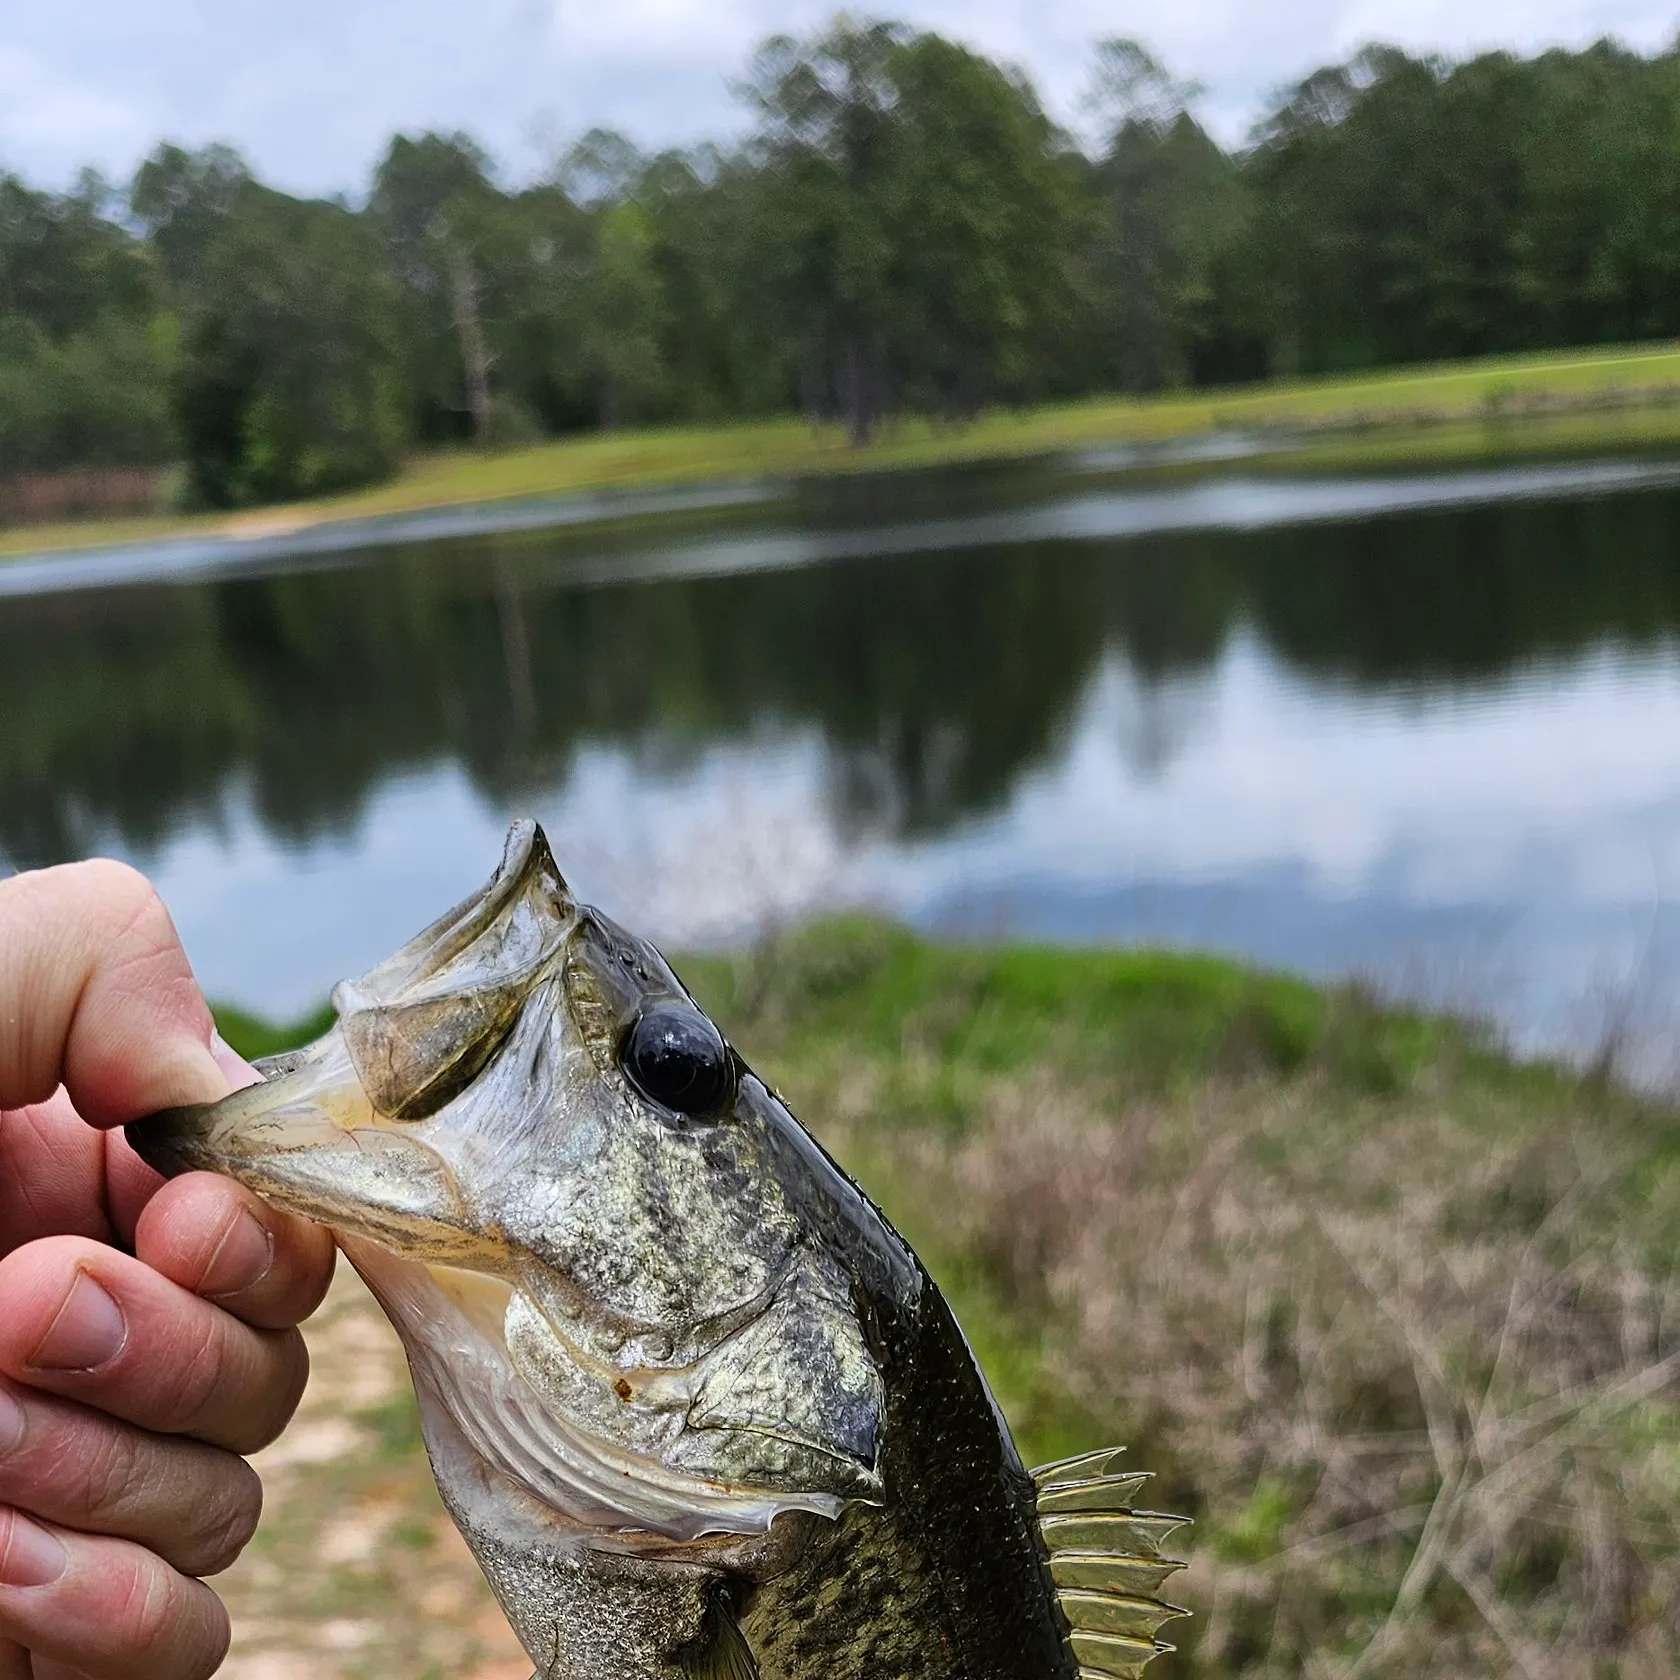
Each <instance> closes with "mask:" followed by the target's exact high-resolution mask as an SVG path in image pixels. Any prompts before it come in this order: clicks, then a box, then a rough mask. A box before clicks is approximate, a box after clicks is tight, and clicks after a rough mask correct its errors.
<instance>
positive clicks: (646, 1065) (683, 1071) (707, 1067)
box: [619, 1005, 735, 1114]
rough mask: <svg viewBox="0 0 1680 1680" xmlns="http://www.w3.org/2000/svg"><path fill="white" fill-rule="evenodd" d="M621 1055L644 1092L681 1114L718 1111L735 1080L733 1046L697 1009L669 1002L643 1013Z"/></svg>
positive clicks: (638, 1018)
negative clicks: (731, 1057) (732, 1057)
mask: <svg viewBox="0 0 1680 1680" xmlns="http://www.w3.org/2000/svg"><path fill="white" fill-rule="evenodd" d="M619 1060H620V1062H621V1063H622V1064H623V1067H624V1071H625V1073H626V1074H627V1075H628V1076H629V1079H630V1083H631V1084H632V1085H634V1086H635V1087H636V1089H637V1090H638V1091H640V1092H641V1093H642V1095H643V1096H644V1097H646V1098H648V1100H649V1101H651V1102H656V1103H658V1104H659V1105H660V1106H661V1107H662V1108H668V1109H671V1110H673V1111H674V1112H675V1113H677V1114H709V1113H712V1112H713V1111H714V1110H716V1109H718V1108H721V1107H722V1106H723V1103H724V1101H725V1099H726V1098H727V1097H728V1096H729V1094H730V1091H731V1088H732V1087H733V1085H734V1079H735V1073H734V1067H733V1064H732V1062H731V1059H730V1055H729V1046H728V1045H726V1044H725V1043H724V1042H723V1034H722V1033H720V1032H719V1031H718V1030H717V1028H716V1027H714V1026H713V1025H712V1023H711V1022H710V1021H708V1020H707V1019H706V1017H705V1016H704V1015H702V1014H701V1013H700V1011H699V1010H697V1009H684V1008H681V1007H676V1006H671V1005H665V1006H661V1007H659V1008H656V1009H650V1010H648V1011H646V1012H645V1013H644V1014H642V1015H638V1016H637V1017H636V1020H635V1022H634V1023H633V1025H632V1026H631V1028H630V1030H629V1032H627V1033H626V1034H625V1035H624V1046H623V1048H622V1050H621V1051H620V1052H619Z"/></svg>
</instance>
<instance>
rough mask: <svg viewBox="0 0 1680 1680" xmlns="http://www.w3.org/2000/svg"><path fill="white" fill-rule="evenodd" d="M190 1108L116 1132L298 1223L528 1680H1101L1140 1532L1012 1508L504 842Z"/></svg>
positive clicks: (839, 1263)
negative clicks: (358, 1314)
mask: <svg viewBox="0 0 1680 1680" xmlns="http://www.w3.org/2000/svg"><path fill="white" fill-rule="evenodd" d="M334 1002H335V1005H336V1007H337V1013H338V1022H337V1024H336V1025H335V1026H334V1027H333V1028H332V1029H331V1031H329V1032H328V1033H327V1034H326V1035H325V1036H324V1037H323V1038H322V1039H320V1040H319V1041H317V1043H316V1044H314V1045H311V1046H308V1047H307V1048H305V1049H304V1050H302V1051H298V1052H293V1053H290V1054H288V1055H286V1056H284V1057H281V1058H276V1059H275V1060H274V1061H272V1062H270V1063H268V1064H266V1065H265V1067H264V1069H263V1072H264V1075H265V1077H264V1081H263V1083H261V1084H260V1085H257V1086H253V1087H251V1088H250V1089H248V1090H246V1091H242V1092H238V1093H235V1095H233V1096H232V1097H229V1098H227V1099H225V1100H224V1101H223V1102H221V1103H219V1104H213V1105H206V1106H203V1107H198V1108H191V1109H176V1110H171V1111H169V1112H167V1113H164V1114H159V1115H154V1116H151V1117H149V1118H148V1119H146V1120H143V1121H139V1122H136V1123H135V1124H134V1125H133V1126H131V1127H130V1128H129V1135H130V1138H131V1140H132V1141H133V1143H134V1145H135V1147H136V1148H137V1149H138V1150H139V1151H140V1153H141V1154H142V1155H143V1156H144V1157H145V1158H146V1159H147V1160H149V1161H150V1162H152V1163H153V1164H154V1165H155V1166H157V1167H158V1168H159V1169H160V1170H162V1171H165V1172H175V1171H184V1170H189V1169H195V1168H206V1169H209V1170H213V1171H219V1172H224V1173H227V1174H230V1175H231V1176H233V1177H235V1178H237V1179H239V1180H240V1181H241V1182H243V1183H245V1184H247V1185H249V1186H250V1187H251V1188H252V1189H254V1190H255V1191H257V1192H258V1193H259V1194H261V1195H263V1196H266V1197H267V1198H269V1199H270V1200H271V1201H273V1202H274V1203H275V1204H276V1205H278V1206H281V1207H285V1208H289V1209H291V1210H293V1211H295V1212H298V1213H301V1214H304V1215H306V1216H308V1217H311V1218H315V1219H318V1220H321V1221H322V1222H324V1223H325V1224H327V1225H329V1226H330V1227H331V1228H332V1229H333V1231H334V1232H335V1234H336V1235H337V1237H338V1240H339V1242H340V1244H341V1246H342V1247H343V1249H344V1251H345V1253H346V1255H347V1256H348V1257H349V1258H350V1260H351V1262H352V1263H353V1264H354V1265H355V1266H356V1268H357V1270H358V1271H360V1272H361V1274H362V1276H363V1277H364V1278H365V1279H366V1281H367V1283H368V1285H369V1287H370V1288H371V1289H372V1291H373V1293H374V1295H375V1296H376V1297H377V1299H378V1300H379V1302H380V1304H381V1306H382V1307H383V1308H384V1309H385V1311H386V1313H387V1315H388V1316H389V1317H390V1319H391V1321H392V1323H393V1324H394V1325H395V1327H396V1329H397V1332H398V1334H399V1335H400V1337H401V1338H402V1341H403V1345H404V1348H405V1350H406V1352H407V1354H408V1358H409V1365H410V1370H411V1372H412V1374H413V1378H414V1384H415V1391H416V1395H417V1398H418V1401H419V1406H420V1415H421V1423H422V1429H423V1432H424V1435H425V1440H426V1449H427V1452H428V1454H429V1456H430V1459H431V1464H432V1469H433V1473H434V1476H435V1478H436V1480H437V1484H438V1488H439V1491H440V1493H441V1494H442V1496H443V1499H444V1503H445V1505H446V1507H447V1508H448V1510H449V1513H450V1515H451V1517H452V1518H453V1519H454V1521H455V1522H456V1524H457V1526H458V1527H459V1528H460V1530H461V1532H462V1534H463V1535H464V1537H465V1538H466V1541H467V1544H468V1546H469V1547H470V1548H471V1549H472V1551H473V1554H474V1556H475V1557H476V1558H477V1560H478V1562H479V1565H480V1567H481V1568H482V1569H483V1571H484V1573H485V1576H486V1578H487V1580H488V1581H489V1583H490V1585H491V1588H492V1590H493V1591H494V1592H495V1594H496V1596H497V1599H498V1601H499V1602H500V1603H501V1605H502V1608H503V1609H504V1611H505V1612H506V1614H507V1616H508V1619H509V1622H510V1624H511V1625H512V1626H513V1628H514V1630H515V1632H516V1633H517V1634H518V1635H519V1638H520V1640H521V1642H522V1643H523V1644H524V1646H525V1648H526V1650H527V1652H529V1654H530V1656H531V1659H532V1662H533V1664H534V1666H535V1669H536V1675H537V1680H884V1677H896V1680H1078V1677H1079V1676H1081V1675H1086V1674H1097V1675H1110V1676H1119V1675H1131V1674H1136V1673H1138V1672H1139V1671H1140V1669H1141V1668H1142V1666H1143V1664H1144V1663H1145V1662H1147V1661H1148V1660H1149V1658H1150V1657H1152V1656H1153V1655H1154V1654H1155V1653H1156V1652H1157V1651H1159V1650H1164V1649H1168V1648H1169V1647H1167V1646H1165V1645H1163V1644H1161V1643H1159V1642H1158V1641H1157V1640H1156V1639H1155V1630H1156V1628H1158V1627H1159V1625H1160V1624H1161V1623H1162V1622H1164V1621H1166V1620H1167V1619H1169V1618H1170V1617H1172V1616H1174V1615H1177V1614H1181V1613H1182V1612H1179V1611H1178V1610H1177V1609H1176V1608H1175V1607H1174V1606H1172V1605H1169V1604H1167V1603H1166V1602H1165V1601H1164V1600H1161V1599H1159V1598H1158V1597H1157V1594H1156V1590H1155V1589H1156V1588H1157V1587H1158V1586H1159V1585H1160V1584H1161V1582H1162V1581H1164V1580H1165V1578H1166V1576H1167V1575H1168V1574H1170V1572H1171V1571H1172V1570H1173V1569H1175V1568H1177V1567H1178V1565H1177V1564H1176V1562H1174V1561H1173V1560H1172V1559H1169V1558H1163V1557H1162V1556H1161V1555H1160V1551H1159V1547H1160V1541H1161V1539H1162V1538H1163V1537H1164V1536H1165V1535H1166V1534H1168V1533H1170V1532H1171V1530H1172V1528H1173V1527H1174V1526H1176V1522H1177V1519H1168V1518H1162V1517H1160V1516H1158V1515H1156V1514H1155V1513H1149V1512H1134V1511H1132V1510H1131V1509H1130V1505H1129V1501H1130V1499H1131V1497H1132V1495H1133V1494H1135V1493H1136V1491H1137V1489H1138V1488H1139V1487H1140V1485H1141V1483H1142V1480H1143V1478H1142V1477H1140V1476H1137V1475H1128V1474H1121V1473H1118V1471H1117V1469H1116V1464H1115V1454H1114V1453H1113V1452H1104V1453H1097V1454H1089V1455H1086V1456H1085V1457H1083V1458H1081V1459H1077V1460H1070V1461H1067V1462H1066V1463H1064V1464H1060V1465H1056V1466H1051V1467H1047V1468H1045V1469H1043V1470H1040V1471H1037V1472H1033V1473H1031V1474H1029V1473H1028V1471H1027V1470H1026V1469H1025V1468H1024V1467H1023V1466H1022V1464H1021V1461H1020V1459H1019V1457H1018V1456H1017V1454H1016V1451H1015V1447H1014V1445H1013V1443H1012V1441H1011V1439H1010V1435H1009V1430H1008V1427H1007V1425H1006V1424H1005V1422H1004V1420H1003V1418H1002V1415H1001V1414H1000V1412H999V1410H998V1408H997V1406H996V1404H995V1402H994V1401H993V1398H992V1396H991V1394H990V1392H989V1390H988V1389H987V1387H986V1383H985V1379H984V1377H983V1376H982V1374H981V1372H980V1370H979V1368H978V1366H977V1364H976V1363H975V1360H974V1358H973V1355H972V1353H971V1352H970V1350H969V1348H968V1345H967V1343H966V1341H965V1340H964V1338H963V1335H962V1331H961V1329H960V1328H959V1327H958V1325H957V1322H956V1320H955V1318H954V1317H953V1316H952V1313H951V1310H950V1308H949V1306H948V1304H947V1303H946V1301H945V1298H944V1296H943V1295H942V1294H941V1293H940V1291H939V1289H938V1287H937V1286H936V1285H935V1283H934V1282H933V1280H932V1278H931V1277H930V1276H929V1275H928V1273H927V1272H926V1270H925V1269H924V1268H923V1267H922V1265H921V1262H920V1261H919V1260H918V1259H917V1258H916V1256H915V1255H914V1254H913V1253H912V1252H911V1250H910V1248H909V1247H908V1245H907V1244H906V1243H905V1242H904V1241H903V1239H902V1238H901V1237H900V1236H899V1235H898V1233H897V1232H896V1231H894V1230H893V1228H892V1226H891V1225H890V1224H889V1223H888V1222H887V1220H886V1219H885V1217H884V1216H883V1215H882V1214H881V1213H880V1211H879V1210H878V1209H877V1208H876V1207H875V1206H874V1204H873V1203H871V1202H870V1201H869V1199H868V1198H867V1197H866V1196H865V1195H864V1194H863V1193H862V1191H861V1190H859V1189H858V1187H857V1186H856V1185H855V1184H854V1183H853V1182H852V1181H851V1179H850V1178H848V1177H847V1176H846V1174H845V1173H844V1172H843V1171H842V1170H841V1169H840V1168H839V1167H838V1166H837V1165H836V1164H835V1162H834V1161H833V1160H832V1159H831V1158H830V1157H829V1156H828V1155H827V1154H826V1152H824V1150H823V1149H822V1148H821V1146H820V1145H818V1144H817V1143H816V1141H815V1140H814V1139H813V1138H812V1137H811V1136H810V1135H809V1134H808V1133H807V1132H806V1131H804V1129H803V1128H802V1127H801V1126H800V1125H799V1124H798V1122H797V1121H796V1120H795V1119H794V1118H793V1116H792V1115H791V1114H790V1113H789V1112H788V1110H787V1108H786V1107H785V1106H784V1104H783V1103H782V1102H781V1100H780V1098H779V1097H777V1096H776V1095H775V1094H773V1093H772V1092H770V1091H769V1090H768V1089H767V1088H766V1087H765V1086H764V1085H763V1084H762V1083H761V1082H760V1081H759V1080H758V1079H757V1078H756V1077H755V1076H754V1075H753V1074H752V1072H751V1070H750V1069H748V1068H747V1066H746V1064H745V1063H744V1062H743V1061H742V1060H741V1058H740V1056H739V1055H738V1054H737V1053H736V1051H735V1050H734V1049H733V1047H731V1046H729V1045H728V1044H727V1043H726V1042H725V1040H724V1039H723V1037H722V1035H721V1034H719V1033H718V1031H717V1029H716V1028H715V1027H714V1026H713V1025H712V1023H711V1022H710V1021H709V1020H708V1019H707V1018H706V1017H705V1015H704V1014H703V1013H702V1012H701V1010H700V1009H699V1006H698V1005H697V1004H696V1003H695V1001H694V999H693V998H692V997H691V996H690V994H689V993H688V992H687V990H686V989H685V988H684V987H683V986H682V983H681V982H680V981H679V980H678V979H677V977H676V976H675V974H673V973H672V971H671V970H670V969H669V967H668V966H667V965H666V964H665V962H664V960H663V959H662V958H661V957H660V956H659V954H658V952H656V951H655V950H654V949H653V947H652V946H650V945H648V944H646V943H645V942H644V941H641V940H639V939H636V938H635V937H634V936H633V935H630V934H628V933H626V932H625V931H624V930H623V929H621V928H618V927H617V926H616V925H615V924H614V923H612V922H611V921H609V920H608V919H607V918H606V917H605V916H602V915H601V914H600V913H599V912H597V911H595V910H592V909H590V908H589V907H588V906H585V905H580V904H578V903H577V902H576V901H575V900H574V899H573V897H572V895H571V893H570V891H569V889H568V888H567V887H566V884H565V882H564V880H563V879H562V878H561V876H560V873H559V871H558V869H557V868H556V867H555V865H554V861H553V858H552V855H551V854H550V852H549V848H548V844H547V841H546V840H545V839H544V837H543V835H542V832H541V830H540V829H538V828H536V826H535V825H534V824H529V823H521V824H516V825H515V826H514V829H513V831H512V832H511V833H510V835H509V839H508V844H507V848H506V851H505V853H504V856H503V860H502V865H501V868H500V869H499V870H498V871H497V872H496V875H495V876H494V878H493V879H492V880H491V882H490V884H489V885H488V886H487V887H486V888H485V889H484V890H483V891H482V892H480V893H478V894H475V895H474V896H473V897H472V898H469V899H467V900H466V901H464V902H463V903H462V904H460V905H458V906H456V907H455V908H454V909H453V910H451V911H449V912H448V913H447V914H446V915H444V916H443V917H441V918H439V920H438V921H437V922H436V923H434V924H433V925H432V926H431V927H430V928H428V929H426V930H425V932H423V933H422V934H421V935H419V936H418V937H417V938H416V939H415V940H412V941H410V943H409V944H408V945H406V946H404V947H403V948H402V949H401V950H400V951H398V952H397V953H396V954H395V955H394V956H393V957H391V958H390V959H388V960H387V961H386V962H385V963H383V964H381V965H380V966H379V967H378V968H376V969H374V970H373V971H372V972H371V973H369V974H368V975H367V976H365V977H364V978H363V979H361V980H360V981H356V982H353V983H346V984H344V985H342V986H340V987H339V988H338V989H337V991H336V992H335V993H334Z"/></svg>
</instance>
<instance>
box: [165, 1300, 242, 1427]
mask: <svg viewBox="0 0 1680 1680" xmlns="http://www.w3.org/2000/svg"><path fill="white" fill-rule="evenodd" d="M193 1317H194V1323H193V1327H192V1329H191V1330H190V1331H189V1332H188V1340H187V1343H186V1346H185V1347H184V1348H183V1349H182V1357H181V1359H180V1362H179V1366H178V1369H177V1373H176V1375H175V1377H174V1378H173V1380H172V1382H171V1385H170V1391H169V1393H168V1395H167V1396H166V1397H165V1399H164V1403H163V1407H162V1416H161V1418H160V1420H159V1426H160V1427H161V1428H162V1429H164V1430H165V1431H167V1432H168V1433H171V1434H182V1435H189V1434H192V1433H193V1432H194V1430H195V1429H196V1428H197V1426H198V1425H199V1424H201V1423H202V1422H203V1421H204V1420H205V1419H206V1418H207V1417H209V1416H210V1415H211V1414H212V1412H213V1411H214V1410H216V1409H217V1402H218V1399H219V1397H220V1394H221V1391H222V1389H223V1387H224V1385H225V1382H226V1377H227V1372H226V1365H227V1358H228V1348H227V1337H226V1335H225V1333H224V1331H223V1328H222V1322H221V1318H220V1315H218V1314H217V1313H215V1312H214V1311H213V1310H211V1311H207V1312H206V1313H205V1314H204V1315H203V1316H202V1317H200V1316H199V1315H197V1314H195V1315H193Z"/></svg>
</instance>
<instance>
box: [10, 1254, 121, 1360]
mask: <svg viewBox="0 0 1680 1680" xmlns="http://www.w3.org/2000/svg"><path fill="white" fill-rule="evenodd" d="M127 1340H128V1321H127V1320H126V1319H125V1318H124V1317H123V1315H122V1308H121V1307H119V1306H118V1305H117V1303H116V1302H115V1301H113V1300H112V1299H111V1297H110V1296H109V1295H107V1294H106V1293H105V1291H104V1290H103V1289H101V1288H100V1287H99V1285H98V1284H97V1283H95V1282H94V1281H93V1279H92V1278H91V1277H89V1276H88V1275H87V1273H86V1272H77V1273H76V1281H75V1282H74V1283H72V1284H71V1285H70V1293H69V1294H68V1295H66V1296H65V1297H64V1304H63V1305H62V1306H61V1307H60V1308H59V1309H58V1313H57V1316H56V1317H55V1318H54V1319H53V1321H52V1323H51V1324H49V1325H48V1326H47V1333H46V1335H44V1336H43V1337H42V1338H41V1340H40V1341H39V1343H37V1344H36V1348H35V1351H34V1352H33V1353H32V1354H31V1355H30V1356H29V1364H30V1365H31V1366H32V1367H33V1368H34V1369H35V1370H37V1371H91V1370H93V1369H94V1368H95V1367H96V1366H99V1365H103V1364H105V1363H106V1362H107V1361H108V1360H112V1359H115V1358H116V1357H117V1355H118V1354H119V1353H121V1352H122V1346H123V1343H124V1342H126V1341H127Z"/></svg>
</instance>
